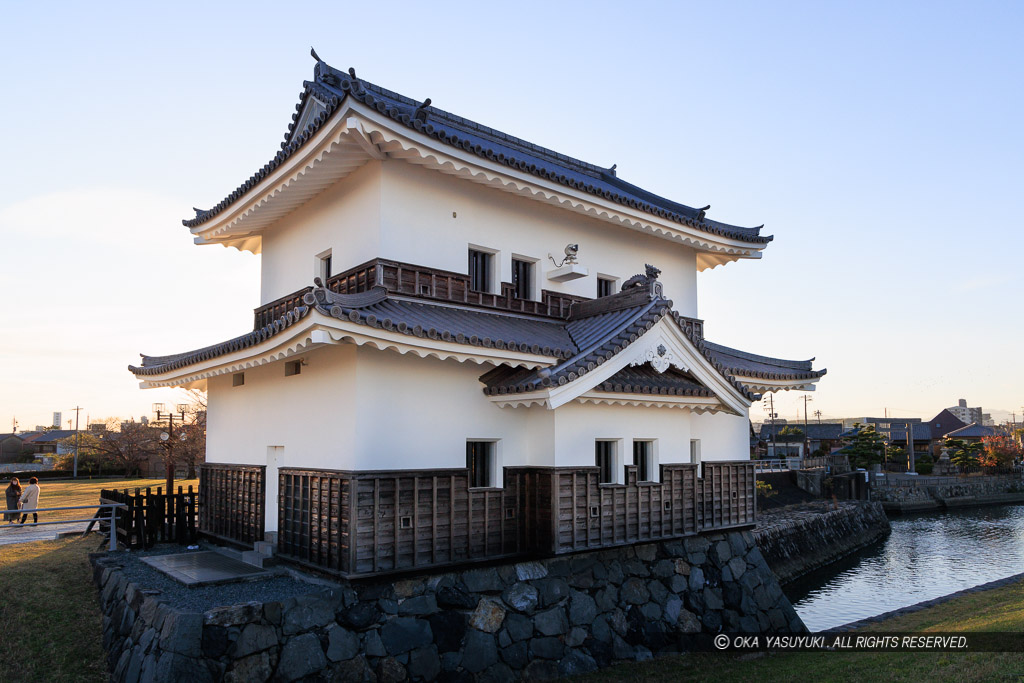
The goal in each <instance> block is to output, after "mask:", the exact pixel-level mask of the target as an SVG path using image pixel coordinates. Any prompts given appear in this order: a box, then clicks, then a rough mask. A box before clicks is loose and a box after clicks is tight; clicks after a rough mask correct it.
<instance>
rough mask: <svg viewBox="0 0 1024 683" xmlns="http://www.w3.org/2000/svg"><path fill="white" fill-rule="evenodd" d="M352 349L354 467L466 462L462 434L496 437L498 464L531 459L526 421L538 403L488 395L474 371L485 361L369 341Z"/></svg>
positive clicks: (531, 439)
mask: <svg viewBox="0 0 1024 683" xmlns="http://www.w3.org/2000/svg"><path fill="white" fill-rule="evenodd" d="M357 357H358V388H357V392H358V395H359V401H358V408H357V410H358V418H357V425H356V435H355V449H354V453H353V455H352V463H353V464H352V467H353V468H354V469H360V470H381V469H385V470H390V469H423V468H437V467H465V466H466V441H467V440H481V441H488V440H492V439H493V440H500V442H501V445H500V453H501V458H502V464H503V465H527V464H534V463H533V461H532V460H531V454H533V453H534V452H535V451H536V446H535V444H536V436H535V434H534V433H533V430H532V429H531V428H530V422H531V417H533V416H534V415H539V414H540V413H541V412H542V409H539V408H537V409H530V410H519V411H514V410H509V409H503V408H499V407H498V406H495V405H494V404H493V403H491V402H490V401H489V400H487V397H486V396H484V394H483V391H482V390H481V389H482V387H483V385H482V384H480V381H479V379H478V378H479V377H480V375H482V374H484V373H485V372H487V371H488V370H489V369H490V366H486V365H478V364H476V363H459V362H458V361H454V360H444V361H441V360H437V359H435V358H418V357H412V356H402V355H399V354H398V353H395V352H391V351H385V352H381V351H377V350H375V349H369V348H360V349H359V350H358V353H357ZM540 417H541V420H540V422H543V420H544V418H545V417H546V416H543V415H541V416H540ZM540 432H541V433H543V429H541V430H540Z"/></svg>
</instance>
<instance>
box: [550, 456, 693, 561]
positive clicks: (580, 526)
mask: <svg viewBox="0 0 1024 683" xmlns="http://www.w3.org/2000/svg"><path fill="white" fill-rule="evenodd" d="M599 474H600V472H599V469H598V468H597V467H574V468H557V469H555V470H554V477H555V478H556V486H557V496H556V497H555V500H557V515H556V516H555V518H554V521H555V534H554V543H553V544H552V545H550V546H547V547H550V548H551V549H552V552H555V553H562V552H571V551H574V550H583V549H587V548H604V547H609V546H615V545H624V544H628V543H637V542H641V541H654V540H659V539H665V538H674V537H679V536H686V535H691V534H695V533H697V531H698V529H697V526H696V515H695V510H694V506H693V504H692V503H693V501H694V500H695V496H694V492H695V486H696V481H697V468H696V466H694V465H662V467H661V479H662V480H661V482H658V483H656V482H637V479H636V476H637V474H636V467H635V466H628V467H626V483H625V484H600V483H598V477H599ZM666 503H667V505H666Z"/></svg>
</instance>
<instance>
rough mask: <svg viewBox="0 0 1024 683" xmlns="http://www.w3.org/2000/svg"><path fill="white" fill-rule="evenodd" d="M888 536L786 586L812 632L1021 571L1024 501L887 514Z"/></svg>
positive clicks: (1023, 561) (1022, 569)
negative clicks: (953, 509) (889, 534)
mask: <svg viewBox="0 0 1024 683" xmlns="http://www.w3.org/2000/svg"><path fill="white" fill-rule="evenodd" d="M891 521H892V535H891V536H889V538H888V539H886V540H885V541H882V542H880V543H878V544H876V545H873V546H871V547H869V548H866V549H865V550H863V551H861V552H860V553H859V554H857V555H855V556H852V557H849V558H846V559H845V560H842V561H841V562H840V563H838V564H835V565H832V566H831V567H828V568H827V569H825V570H822V571H819V572H816V573H814V574H811V575H809V576H806V577H804V578H802V579H800V580H798V581H796V582H794V583H792V584H790V585H788V586H786V595H788V596H789V599H790V600H791V601H792V602H793V605H794V607H796V611H797V612H798V613H799V614H800V616H801V617H802V618H803V620H804V623H805V624H807V627H808V628H809V629H811V630H812V631H819V630H822V629H826V628H832V627H833V626H839V625H841V624H845V623H848V622H851V621H856V620H858V619H864V618H865V617H870V616H874V615H876V614H881V613H882V612H888V611H889V610H894V609H898V608H900V607H906V606H907V605H913V604H914V603H917V602H921V601H922V600H930V599H932V598H937V597H940V596H943V595H947V594H949V593H953V592H956V591H958V590H963V589H964V588H970V587H971V586H977V585H978V584H981V583H986V582H988V581H995V580H996V579H1001V578H1004V577H1007V576H1011V575H1013V574H1018V573H1020V572H1024V506H1020V505H1005V506H998V507H982V508H969V509H966V510H959V511H954V512H941V513H927V514H919V515H905V516H902V517H894V518H892V520H891Z"/></svg>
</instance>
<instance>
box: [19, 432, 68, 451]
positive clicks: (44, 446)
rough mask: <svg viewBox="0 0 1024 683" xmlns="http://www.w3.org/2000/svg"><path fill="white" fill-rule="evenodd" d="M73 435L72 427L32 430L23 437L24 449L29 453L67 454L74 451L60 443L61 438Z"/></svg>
mask: <svg viewBox="0 0 1024 683" xmlns="http://www.w3.org/2000/svg"><path fill="white" fill-rule="evenodd" d="M74 435H75V430H74V429H50V430H47V431H44V432H32V433H30V434H28V435H26V436H25V437H24V442H25V450H27V451H28V452H30V453H33V454H38V453H54V454H56V455H67V454H68V453H71V452H73V451H74V449H73V448H68V447H66V446H64V444H62V443H61V440H63V439H66V438H68V437H69V436H70V437H73V436H74Z"/></svg>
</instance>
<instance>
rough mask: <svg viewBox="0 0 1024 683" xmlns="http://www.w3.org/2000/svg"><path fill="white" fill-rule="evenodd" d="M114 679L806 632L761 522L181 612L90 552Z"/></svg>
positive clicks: (262, 677) (454, 675) (465, 667)
mask: <svg viewBox="0 0 1024 683" xmlns="http://www.w3.org/2000/svg"><path fill="white" fill-rule="evenodd" d="M93 564H94V570H95V579H96V583H97V585H98V586H99V588H100V602H101V607H102V611H103V614H104V617H103V627H104V629H103V641H104V646H105V647H106V648H107V652H108V661H109V663H110V670H111V672H112V680H114V681H117V682H121V681H128V682H130V683H135V681H140V680H142V681H147V682H148V681H157V682H164V681H166V682H168V683H170V682H172V681H180V680H188V681H190V682H191V683H201V682H203V681H214V680H225V681H246V682H249V681H269V680H274V681H295V680H300V679H303V678H306V677H310V676H315V677H322V678H324V679H326V680H337V681H403V680H411V681H430V680H435V679H437V680H457V681H470V680H488V681H513V680H517V679H527V680H534V679H550V678H554V677H557V676H565V675H572V674H577V673H582V672H587V671H592V670H595V669H597V668H598V667H603V666H607V665H609V664H612V663H613V662H617V661H623V660H643V659H647V658H649V657H651V656H652V655H653V654H655V653H660V652H678V651H685V650H687V649H689V648H692V647H693V646H694V644H695V643H697V642H702V639H707V638H710V634H714V633H718V632H721V631H731V632H750V633H790V632H805V631H806V628H805V626H804V624H803V622H802V621H801V620H800V618H799V616H797V614H796V612H795V611H794V610H793V607H792V605H791V604H790V603H789V600H788V599H787V598H786V597H785V595H784V594H783V593H782V590H781V588H780V587H779V584H778V581H776V579H775V575H774V574H773V573H772V571H771V569H769V567H768V565H767V564H766V563H765V561H764V558H763V556H762V553H761V551H760V550H758V548H757V546H756V544H755V542H754V537H753V536H752V535H751V533H750V532H746V531H744V532H731V533H725V534H712V535H707V536H699V537H691V538H687V539H684V540H677V541H666V542H660V543H652V544H646V545H638V546H633V547H626V548H616V549H610V550H602V551H594V552H585V553H579V554H575V555H572V556H568V557H556V558H548V559H543V560H539V561H533V562H520V563H517V564H502V565H496V566H491V567H484V568H475V569H467V570H461V571H455V572H448V573H444V574H433V575H420V576H416V577H411V578H404V579H400V580H394V579H387V580H375V581H370V580H364V581H353V582H350V583H343V584H341V585H340V586H338V587H337V588H330V589H324V590H323V591H321V592H319V593H315V594H311V595H308V596H303V597H300V598H290V599H287V600H284V601H282V602H268V603H248V604H244V605H234V606H228V607H221V608H217V609H213V610H211V611H208V612H206V613H205V614H198V613H185V612H180V611H177V610H175V609H173V608H171V607H170V606H169V605H167V604H165V603H163V602H161V600H160V596H159V595H153V594H147V593H146V592H145V591H144V590H143V589H142V588H141V587H139V586H136V585H134V584H132V583H129V582H128V581H127V580H126V579H125V577H124V575H123V573H122V572H121V571H120V569H119V566H118V555H117V554H109V555H101V556H96V557H94V559H93Z"/></svg>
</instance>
